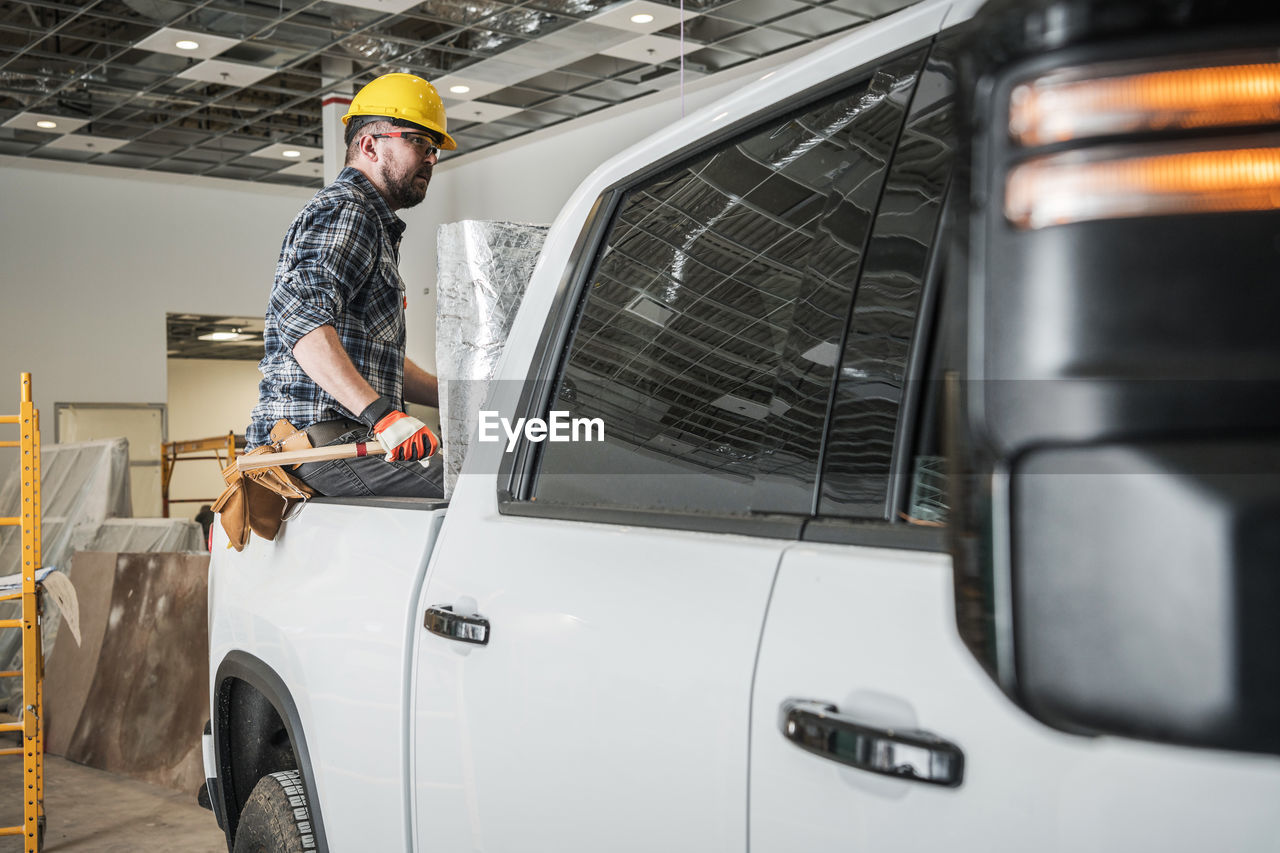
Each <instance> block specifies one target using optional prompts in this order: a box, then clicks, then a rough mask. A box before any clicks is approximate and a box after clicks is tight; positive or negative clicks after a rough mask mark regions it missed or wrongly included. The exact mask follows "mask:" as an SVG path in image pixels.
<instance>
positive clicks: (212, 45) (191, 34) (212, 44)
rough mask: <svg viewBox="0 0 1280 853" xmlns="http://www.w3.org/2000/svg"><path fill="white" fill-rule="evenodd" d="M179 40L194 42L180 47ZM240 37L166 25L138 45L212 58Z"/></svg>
mask: <svg viewBox="0 0 1280 853" xmlns="http://www.w3.org/2000/svg"><path fill="white" fill-rule="evenodd" d="M179 42H186V43H194V44H195V45H196V46H195V47H194V48H190V49H184V48H181V47H178V43H179ZM239 43H240V40H239V39H234V38H227V37H226V36H215V35H212V34H210V33H199V32H196V31H195V30H180V29H176V28H174V27H165V28H163V29H159V30H156V31H155V32H154V33H152V34H151V35H149V36H147V37H146V38H144V39H143V40H142V41H140V42H138V44H137V45H136V47H138V48H140V49H142V50H150V51H154V52H156V53H167V54H170V55H172V56H183V57H190V58H191V59H212V58H213V57H215V56H217V55H218V54H220V53H222V52H223V51H224V50H226V49H227V48H230V47H234V46H235V45H237V44H239Z"/></svg>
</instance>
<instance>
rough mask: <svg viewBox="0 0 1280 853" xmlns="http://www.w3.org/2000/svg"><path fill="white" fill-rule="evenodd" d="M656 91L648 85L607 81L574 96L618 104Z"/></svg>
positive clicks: (654, 87)
mask: <svg viewBox="0 0 1280 853" xmlns="http://www.w3.org/2000/svg"><path fill="white" fill-rule="evenodd" d="M656 89H657V87H656V86H651V85H647V84H641V85H636V84H633V83H623V82H621V81H620V80H606V81H604V82H603V83H596V84H595V85H593V86H588V87H587V88H585V89H582V90H580V91H578V92H575V93H574V94H575V95H578V96H580V97H590V98H599V99H600V100H602V101H609V102H611V103H615V104H617V103H621V102H622V101H628V100H631V99H632V98H634V97H636V96H638V95H643V94H645V93H647V92H653V91H656Z"/></svg>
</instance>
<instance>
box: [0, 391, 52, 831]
mask: <svg viewBox="0 0 1280 853" xmlns="http://www.w3.org/2000/svg"><path fill="white" fill-rule="evenodd" d="M0 424H17V425H18V429H19V433H20V438H19V439H18V440H17V441H0V447H16V448H18V471H19V473H20V474H21V480H22V503H21V506H20V509H19V513H20V514H19V515H18V516H15V517H11V518H0V525H4V526H14V527H18V526H20V527H21V528H22V552H21V554H22V557H21V560H20V563H21V575H22V589H21V591H20V592H14V593H9V594H5V595H0V601H12V600H15V599H21V600H22V617H21V618H19V619H0V628H14V629H18V630H21V631H22V669H19V670H13V671H11V672H0V678H21V679H22V719H21V720H20V721H18V722H16V723H0V731H6V732H19V733H20V735H21V739H22V745H21V746H18V747H14V748H8V749H0V755H5V756H16V755H20V756H22V770H23V772H22V781H23V788H22V818H23V819H22V823H21V824H20V825H18V826H6V827H0V836H5V835H20V836H22V840H23V849H24V850H25V851H26V853H38V851H39V850H40V848H41V846H42V845H43V843H44V726H43V725H42V724H43V721H44V654H43V652H42V650H41V648H40V586H39V585H38V584H37V582H36V572H37V571H38V570H39V569H40V413H39V412H38V411H37V410H36V408H35V406H34V405H33V404H32V402H31V374H30V373H23V374H22V375H21V396H20V402H19V409H18V414H16V415H5V416H0Z"/></svg>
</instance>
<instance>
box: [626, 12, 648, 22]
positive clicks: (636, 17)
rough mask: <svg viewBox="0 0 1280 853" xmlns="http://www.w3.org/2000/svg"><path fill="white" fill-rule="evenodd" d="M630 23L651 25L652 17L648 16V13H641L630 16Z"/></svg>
mask: <svg viewBox="0 0 1280 853" xmlns="http://www.w3.org/2000/svg"><path fill="white" fill-rule="evenodd" d="M631 23H633V24H651V23H653V15H650V14H648V13H646V12H641V13H640V14H639V15H632V16H631Z"/></svg>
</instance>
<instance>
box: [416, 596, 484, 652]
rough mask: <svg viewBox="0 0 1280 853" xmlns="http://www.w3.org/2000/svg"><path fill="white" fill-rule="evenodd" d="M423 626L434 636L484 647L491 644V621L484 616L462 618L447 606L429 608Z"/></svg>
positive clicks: (437, 605) (438, 605) (439, 605)
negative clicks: (437, 635)
mask: <svg viewBox="0 0 1280 853" xmlns="http://www.w3.org/2000/svg"><path fill="white" fill-rule="evenodd" d="M422 626H423V627H424V628H426V629H427V630H428V631H430V632H431V633H433V634H439V635H440V636H441V637H447V638H448V639H450V640H459V641H461V642H464V643H475V644H476V645H478V646H483V645H485V644H487V643H488V642H489V620H488V619H485V618H484V617H482V616H460V615H458V614H457V613H454V612H453V607H452V606H450V605H447V604H436V605H432V606H431V607H428V608H427V615H426V616H424V617H423V619H422Z"/></svg>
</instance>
